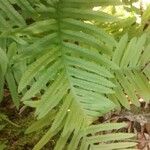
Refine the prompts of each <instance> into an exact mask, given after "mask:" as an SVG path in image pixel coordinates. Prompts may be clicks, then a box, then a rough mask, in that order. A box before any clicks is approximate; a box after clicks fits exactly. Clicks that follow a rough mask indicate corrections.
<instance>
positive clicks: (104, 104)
mask: <svg viewBox="0 0 150 150" xmlns="http://www.w3.org/2000/svg"><path fill="white" fill-rule="evenodd" d="M1 1H2V0H1ZM112 2H114V4H115V3H118V1H116V0H109V1H108V0H107V1H106V0H101V1H100V0H94V1H92V2H91V1H90V0H75V1H73V0H47V1H42V2H41V1H40V0H36V1H34V0H32V1H31V2H30V3H29V1H27V0H24V1H21V0H6V3H5V2H4V1H3V2H2V3H1V4H0V8H1V12H2V13H1V18H2V19H3V20H4V23H5V24H8V22H13V23H12V27H10V28H11V30H8V31H6V32H3V31H2V30H1V31H2V36H9V37H11V38H12V39H13V40H15V41H16V42H17V43H18V44H20V45H21V46H20V48H21V49H22V50H23V53H22V54H20V55H19V56H18V57H17V59H20V58H21V59H26V60H27V62H29V64H30V65H29V67H28V68H27V70H26V72H25V73H24V75H23V77H22V79H21V81H20V84H19V92H22V91H23V90H24V89H25V88H26V86H27V85H30V89H29V90H28V91H27V92H26V93H25V95H24V96H23V98H22V101H24V103H25V104H26V105H29V106H32V107H35V108H36V115H37V116H38V119H39V122H40V123H39V122H38V124H37V126H38V125H40V127H41V128H42V127H43V126H44V125H43V124H42V121H41V120H42V119H43V120H44V123H45V122H46V125H50V123H51V122H52V125H51V127H50V129H48V131H47V132H46V134H45V135H44V136H43V138H42V139H41V140H40V141H39V142H38V144H37V145H36V146H35V147H34V150H38V149H41V148H42V147H43V146H44V145H45V144H46V143H47V142H48V141H49V140H50V138H52V137H53V136H54V135H56V134H58V133H59V132H60V131H61V135H60V138H59V140H58V142H57V144H56V147H55V149H58V150H61V149H63V148H65V149H72V150H73V149H77V148H79V147H80V149H88V148H90V149H98V148H99V146H98V145H95V144H96V143H98V142H99V141H102V142H106V143H107V142H108V140H106V139H107V138H108V136H101V137H100V136H98V137H96V138H95V137H93V139H92V137H88V134H93V135H95V133H97V132H98V130H101V128H102V127H101V126H100V127H99V128H96V126H93V130H92V131H91V132H89V133H88V134H87V131H88V129H89V128H88V126H89V125H90V124H91V123H92V121H93V120H95V119H96V118H97V117H98V116H100V115H102V114H104V113H106V112H108V111H110V110H111V109H113V108H115V105H114V103H113V102H111V101H110V100H109V99H108V98H107V97H106V94H113V93H114V91H113V88H114V86H115V85H114V84H113V83H112V82H111V81H110V80H111V78H113V75H112V74H111V73H110V71H108V69H114V70H115V69H116V70H117V69H119V68H118V66H117V65H116V64H115V63H113V62H112V61H110V60H109V56H111V54H112V53H113V46H115V44H116V42H115V40H114V39H113V38H112V37H111V36H110V35H108V34H106V33H105V32H104V31H103V30H102V29H99V28H98V27H96V26H95V25H93V23H92V21H94V20H97V21H99V22H101V23H103V22H106V21H113V20H116V18H114V17H112V16H110V15H108V14H106V13H103V12H95V11H93V10H92V8H93V6H99V5H101V4H102V5H109V4H112ZM7 12H8V13H7ZM29 12H30V13H29ZM31 16H33V17H31ZM28 20H30V21H29V22H28ZM89 21H90V22H89ZM6 27H7V26H6ZM3 28H5V26H3ZM21 59H20V60H21ZM33 81H35V82H33ZM40 92H41V93H43V94H42V95H41V100H39V101H30V100H29V99H30V98H31V97H33V96H36V94H38V93H40ZM55 111H56V112H55ZM52 112H55V113H54V115H55V117H54V118H52V119H50V121H49V122H47V120H48V119H49V117H50V116H49V114H51V113H52ZM46 117H47V118H46ZM45 118H46V119H45ZM110 126H111V125H109V127H110ZM106 127H107V126H106ZM114 128H115V127H114V125H113V128H112V129H114ZM118 128H119V127H118ZM94 129H95V131H94ZM105 129H106V128H105ZM121 136H124V137H132V136H133V135H128V134H121V135H120V134H118V135H117V134H113V135H110V138H109V141H112V140H113V139H114V140H119V138H120V137H121ZM68 139H70V144H69V145H67V143H68ZM130 144H131V145H130ZM130 144H129V145H126V146H125V145H124V143H120V146H118V147H117V146H116V145H111V146H114V149H115V148H118V149H119V148H125V147H130V146H133V145H135V143H130ZM108 147H109V145H108ZM103 148H107V146H106V145H104V144H103Z"/></svg>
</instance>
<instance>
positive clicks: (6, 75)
mask: <svg viewBox="0 0 150 150" xmlns="http://www.w3.org/2000/svg"><path fill="white" fill-rule="evenodd" d="M7 47H8V48H7ZM16 53H17V45H16V43H15V42H12V41H11V40H10V39H6V38H4V39H3V38H2V39H0V81H1V84H0V102H1V101H2V99H3V93H4V86H5V84H7V85H8V88H9V90H10V93H11V97H12V100H13V102H14V104H15V106H16V107H17V108H18V107H19V95H18V92H17V82H18V81H19V80H20V77H21V68H18V67H17V66H16V65H15V64H14V63H13V60H12V58H13V56H14V55H16ZM22 69H23V68H22ZM5 81H6V82H5Z"/></svg>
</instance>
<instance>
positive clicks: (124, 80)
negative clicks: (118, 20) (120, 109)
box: [112, 34, 150, 108]
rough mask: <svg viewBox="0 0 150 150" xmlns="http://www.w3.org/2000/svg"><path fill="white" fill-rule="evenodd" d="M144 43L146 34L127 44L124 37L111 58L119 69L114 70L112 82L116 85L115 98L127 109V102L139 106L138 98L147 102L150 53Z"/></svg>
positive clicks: (149, 89) (126, 39)
mask: <svg viewBox="0 0 150 150" xmlns="http://www.w3.org/2000/svg"><path fill="white" fill-rule="evenodd" d="M145 42H146V34H144V35H142V36H141V37H139V38H132V39H131V40H130V42H128V37H127V35H124V36H123V37H122V38H121V40H120V41H119V43H118V44H117V48H116V49H115V51H114V55H113V57H112V61H113V62H115V63H116V64H117V65H118V66H119V67H120V69H117V70H114V74H115V81H114V82H116V85H117V88H116V89H115V91H116V94H115V96H116V98H117V99H118V100H119V102H120V103H121V104H122V105H123V106H125V107H126V108H129V101H131V103H133V104H134V105H136V106H139V105H140V103H139V98H140V97H142V98H143V99H144V100H145V101H149V97H150V85H149V71H148V70H149V69H148V68H149V67H148V66H149V59H150V53H149V45H148V46H146V43H145ZM121 91H122V92H121ZM133 91H134V92H133Z"/></svg>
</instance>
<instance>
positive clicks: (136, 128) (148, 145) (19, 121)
mask: <svg viewBox="0 0 150 150" xmlns="http://www.w3.org/2000/svg"><path fill="white" fill-rule="evenodd" d="M10 99H11V98H10V95H9V93H8V94H5V98H4V100H3V102H2V103H1V105H0V129H1V128H2V127H3V129H2V130H0V142H1V143H2V142H3V143H5V144H6V146H7V147H6V150H32V148H33V146H34V145H35V144H36V143H37V141H38V140H39V139H40V138H41V137H42V135H43V134H44V131H43V130H42V131H40V132H39V133H38V134H37V133H36V134H35V133H33V134H29V135H26V134H24V132H25V130H26V129H27V127H29V125H31V124H32V122H34V109H31V108H25V109H24V107H22V108H21V109H20V110H16V108H15V107H14V105H13V104H12V102H11V100H10ZM9 120H10V121H11V122H10V121H9ZM104 122H127V124H128V127H127V128H124V129H121V131H124V132H128V133H135V134H136V135H137V136H136V140H137V142H138V145H137V148H138V149H139V150H150V104H146V103H144V102H141V107H140V108H137V107H135V106H132V105H131V111H129V110H125V109H122V110H121V111H115V112H111V113H108V114H106V115H105V116H103V117H99V119H98V120H97V121H95V122H94V124H99V123H104ZM54 145H55V139H54V140H51V142H49V144H47V145H46V146H45V147H44V148H43V150H53V147H54Z"/></svg>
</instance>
